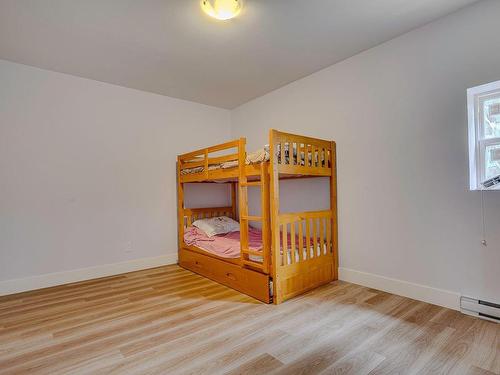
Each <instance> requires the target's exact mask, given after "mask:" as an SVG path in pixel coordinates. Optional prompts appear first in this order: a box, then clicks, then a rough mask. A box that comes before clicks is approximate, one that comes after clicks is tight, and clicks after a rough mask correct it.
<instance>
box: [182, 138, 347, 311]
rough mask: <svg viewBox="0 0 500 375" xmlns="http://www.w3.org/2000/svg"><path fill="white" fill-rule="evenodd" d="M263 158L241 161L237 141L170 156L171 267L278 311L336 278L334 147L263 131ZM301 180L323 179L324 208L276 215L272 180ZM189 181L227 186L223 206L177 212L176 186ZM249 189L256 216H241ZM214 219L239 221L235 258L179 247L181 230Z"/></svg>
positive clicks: (276, 185)
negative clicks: (173, 167) (174, 233)
mask: <svg viewBox="0 0 500 375" xmlns="http://www.w3.org/2000/svg"><path fill="white" fill-rule="evenodd" d="M268 151H269V152H268V153H267V157H266V158H264V160H262V161H261V162H257V163H252V162H249V161H248V158H247V152H246V139H245V138H240V139H238V140H235V141H232V142H227V143H224V144H220V145H216V146H212V147H208V148H204V149H201V150H197V151H193V152H189V153H186V154H183V155H179V156H178V159H177V182H178V231H179V265H180V266H181V267H183V268H186V269H188V270H191V271H193V272H195V273H198V274H201V275H203V276H205V277H208V278H210V279H212V280H215V281H217V282H219V283H222V284H224V285H227V286H229V287H231V288H234V289H236V290H238V291H241V292H243V293H245V294H248V295H250V296H252V297H254V298H256V299H258V300H260V301H263V302H266V303H272V302H274V303H275V304H278V303H281V302H283V301H285V300H287V299H289V298H292V297H294V296H296V295H298V294H301V293H303V292H305V291H307V290H310V289H313V288H315V287H317V286H319V285H322V284H325V283H328V282H331V281H333V280H336V279H337V277H338V251H337V250H338V249H337V243H338V241H337V181H336V148H335V142H333V141H325V140H321V139H316V138H311V137H305V136H300V135H295V134H289V133H284V132H280V131H277V130H273V129H271V130H270V131H269V150H268ZM306 177H328V178H329V184H330V197H329V198H330V208H329V209H328V210H323V211H306V212H295V213H281V211H280V202H279V189H280V180H282V179H289V178H306ZM196 182H199V183H206V182H218V183H228V184H231V202H232V204H231V206H229V207H213V208H185V207H184V184H186V183H196ZM250 187H256V188H260V197H261V215H260V216H252V215H249V212H248V189H249V188H250ZM237 199H238V205H237ZM218 216H228V217H231V218H233V219H235V220H238V221H239V222H240V234H239V244H240V253H239V257H238V258H226V257H223V256H219V255H216V254H213V253H210V252H207V251H205V250H203V249H201V248H199V247H196V246H192V245H187V244H186V242H185V238H184V233H185V230H186V229H187V228H188V227H189V226H190V225H191V224H192V223H193V222H194V221H195V220H197V219H200V218H210V217H218ZM251 222H259V223H260V227H261V231H262V248H261V249H260V250H258V251H257V250H251V249H250V247H249V228H250V225H249V224H250V223H251Z"/></svg>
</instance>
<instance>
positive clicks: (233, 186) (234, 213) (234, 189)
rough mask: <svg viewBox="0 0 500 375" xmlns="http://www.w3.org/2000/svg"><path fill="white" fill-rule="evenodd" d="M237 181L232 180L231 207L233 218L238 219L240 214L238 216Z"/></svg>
mask: <svg viewBox="0 0 500 375" xmlns="http://www.w3.org/2000/svg"><path fill="white" fill-rule="evenodd" d="M236 184H237V183H236V182H231V208H232V215H233V220H236V219H237V217H238V216H236Z"/></svg>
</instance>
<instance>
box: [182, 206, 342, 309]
mask: <svg viewBox="0 0 500 375" xmlns="http://www.w3.org/2000/svg"><path fill="white" fill-rule="evenodd" d="M204 210H207V209H204ZM190 211H191V210H190ZM195 211H196V210H195ZM215 215H216V214H215ZM215 215H213V216H215ZM208 216H212V215H208ZM189 222H191V220H190V221H189ZM189 222H188V224H189ZM279 222H280V225H279V226H280V231H279V244H276V247H278V246H279V249H280V250H279V253H278V256H277V257H276V258H275V259H273V261H274V262H275V265H273V266H272V267H271V268H272V270H273V271H271V273H270V274H267V273H265V272H262V269H260V270H259V269H256V268H255V269H254V268H252V267H251V266H250V267H249V266H247V265H246V264H245V266H243V265H242V264H243V263H242V258H241V253H240V247H241V245H240V232H239V231H233V232H228V233H224V234H218V235H214V236H208V235H207V234H206V233H205V232H204V231H203V230H201V229H199V228H197V227H195V226H193V225H186V226H185V227H184V230H183V238H182V246H181V250H180V252H179V264H180V265H181V266H182V267H184V268H186V269H188V270H191V271H193V272H196V273H198V274H201V275H203V276H205V277H208V278H210V279H212V280H215V281H217V282H219V283H222V284H224V285H227V286H229V287H231V288H234V289H236V290H239V291H241V292H243V293H245V294H248V295H250V296H252V297H254V298H257V299H258V300H260V301H263V302H266V303H270V302H272V301H273V300H274V302H275V303H280V302H283V301H285V300H287V299H290V298H292V297H294V296H296V295H299V294H301V293H303V292H305V291H307V290H310V289H313V288H315V287H317V286H320V285H323V284H326V283H329V282H331V281H333V280H335V279H336V259H335V256H334V253H333V246H332V245H333V243H332V236H331V231H330V225H331V212H330V211H316V212H302V213H299V214H284V215H280V216H279ZM248 244H249V248H250V249H251V250H252V253H253V254H251V255H249V258H250V260H251V261H252V262H255V263H260V264H262V262H263V257H262V256H261V255H259V253H260V254H262V249H263V242H262V232H261V230H260V229H258V228H254V227H249V241H248ZM255 263H254V264H255ZM272 276H274V277H275V280H276V284H275V285H274V286H273V285H272V281H273V280H272ZM273 295H274V296H275V297H274V299H273Z"/></svg>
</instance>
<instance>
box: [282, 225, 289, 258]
mask: <svg viewBox="0 0 500 375" xmlns="http://www.w3.org/2000/svg"><path fill="white" fill-rule="evenodd" d="M282 233H283V240H282V245H281V247H282V253H283V255H282V258H283V265H287V264H288V254H287V253H288V224H286V223H285V224H283V230H282Z"/></svg>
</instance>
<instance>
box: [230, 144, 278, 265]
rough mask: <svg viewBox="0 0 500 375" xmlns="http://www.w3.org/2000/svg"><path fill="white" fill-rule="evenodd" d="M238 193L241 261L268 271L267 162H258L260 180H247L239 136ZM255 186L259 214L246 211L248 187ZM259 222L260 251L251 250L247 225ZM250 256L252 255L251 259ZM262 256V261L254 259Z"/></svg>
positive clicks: (242, 147)
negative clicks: (257, 189)
mask: <svg viewBox="0 0 500 375" xmlns="http://www.w3.org/2000/svg"><path fill="white" fill-rule="evenodd" d="M239 142H240V143H239V150H240V151H239V157H238V166H239V170H238V172H239V176H238V182H239V193H240V194H239V195H240V202H239V203H240V205H239V211H240V246H241V263H242V265H243V266H244V267H250V268H254V269H257V270H259V271H261V272H263V273H266V274H268V273H269V266H270V259H269V258H270V251H269V249H270V235H269V190H268V189H269V184H268V183H267V179H268V178H269V177H268V176H269V175H268V173H267V164H266V163H262V164H260V180H259V181H248V178H247V175H246V173H245V166H246V154H245V152H244V150H245V139H244V138H241V139H240V141H239ZM250 186H256V187H259V188H260V193H261V212H262V213H261V216H255V215H249V213H248V187H250ZM251 221H254V222H260V223H261V225H262V245H263V249H262V251H256V250H251V249H250V245H249V225H250V222H251ZM251 256H254V258H253V260H252V258H251ZM255 257H258V258H262V262H259V261H258V260H255V259H256V258H255Z"/></svg>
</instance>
